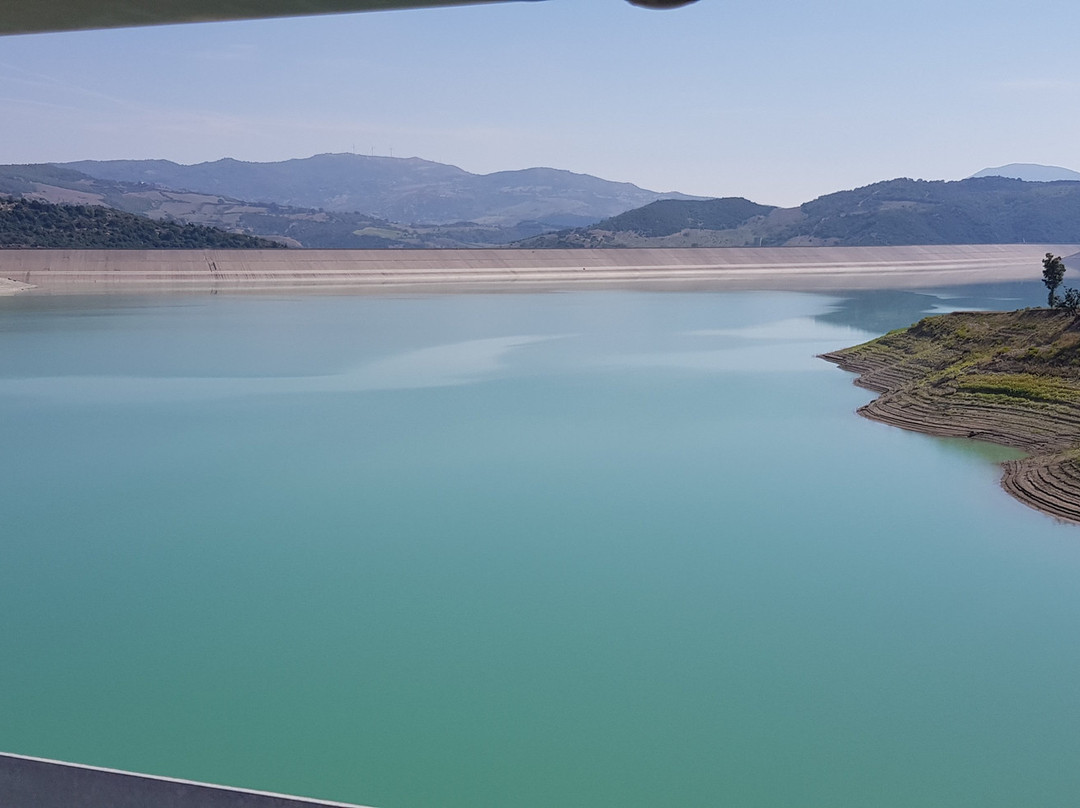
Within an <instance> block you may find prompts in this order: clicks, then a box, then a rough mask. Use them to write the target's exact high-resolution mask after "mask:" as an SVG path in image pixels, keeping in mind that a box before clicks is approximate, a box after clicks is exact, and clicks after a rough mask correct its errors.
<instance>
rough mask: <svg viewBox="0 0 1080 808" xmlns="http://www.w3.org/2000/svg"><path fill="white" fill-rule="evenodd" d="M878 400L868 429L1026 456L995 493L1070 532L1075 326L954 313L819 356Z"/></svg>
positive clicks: (1060, 319) (1079, 494)
mask: <svg viewBox="0 0 1080 808" xmlns="http://www.w3.org/2000/svg"><path fill="white" fill-rule="evenodd" d="M822 358H823V359H827V360H828V361H830V362H835V363H836V364H837V365H839V366H840V367H841V368H843V369H844V370H848V371H851V372H853V373H858V374H859V377H858V379H856V380H855V383H856V384H857V385H859V386H861V387H865V388H868V389H870V390H873V391H875V392H877V393H880V394H881V395H880V396H878V398H876V399H874V400H873V401H871V402H870V403H869V404H867V405H866V406H864V407H861V408H860V409H859V413H860V414H861V415H864V416H866V417H867V418H871V419H873V420H875V421H881V422H882V423H886V424H891V425H892V426H898V427H901V428H903V429H910V430H913V431H916V432H923V433H926V434H928V435H940V436H945V437H968V438H974V439H976V440H985V441H990V442H992V443H998V444H1002V445H1005V446H1012V447H1015V448H1018V449H1021V450H1023V451H1025V452H1027V453H1028V455H1029V456H1028V457H1026V458H1024V459H1023V460H1014V461H1009V462H1007V463H1004V464H1003V468H1004V474H1003V476H1002V479H1001V485H1002V487H1003V488H1004V489H1005V490H1006V491H1008V492H1009V493H1010V494H1012V495H1013V496H1014V497H1016V498H1017V499H1019V500H1020V501H1021V502H1023V503H1024V504H1026V505H1029V506H1031V507H1032V508H1036V509H1038V510H1040V511H1043V512H1044V513H1048V514H1050V515H1052V516H1055V517H1057V518H1058V519H1062V520H1065V521H1068V522H1073V523H1077V524H1080V318H1077V317H1076V316H1075V315H1073V314H1070V313H1068V312H1065V311H1061V310H1050V309H1026V310H1023V311H1013V312H956V313H953V314H944V315H939V316H935V317H927V318H925V319H923V320H920V321H919V322H918V323H916V324H915V325H913V326H911V327H910V328H906V329H901V330H898V331H893V332H890V333H889V334H886V335H885V336H883V337H879V338H878V339H876V340H872V341H871V342H867V343H864V344H862V345H857V346H855V347H853V348H846V349H844V350H841V351H835V352H833V353H828V354H824V355H823V356H822Z"/></svg>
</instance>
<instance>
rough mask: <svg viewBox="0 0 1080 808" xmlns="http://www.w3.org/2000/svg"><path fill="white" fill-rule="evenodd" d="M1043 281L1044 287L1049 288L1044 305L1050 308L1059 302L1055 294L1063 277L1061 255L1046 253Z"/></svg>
mask: <svg viewBox="0 0 1080 808" xmlns="http://www.w3.org/2000/svg"><path fill="white" fill-rule="evenodd" d="M1042 265H1043V276H1042V277H1043V283H1044V284H1045V285H1046V288H1047V289H1049V290H1050V292H1049V294H1048V295H1047V296H1046V305H1047V306H1049V307H1050V308H1054V307H1055V306H1057V305H1059V304H1060V303H1061V300H1060V298H1058V296H1057V295H1056V294H1054V293H1055V292H1056V291H1057V288H1058V287H1059V286H1061V282H1062V281H1063V280H1064V279H1065V264H1064V262H1062V260H1061V256H1060V255H1058V256H1055V255H1054V254H1053V253H1047V254H1046V258H1044V259H1043V262H1042Z"/></svg>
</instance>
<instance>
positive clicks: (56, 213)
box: [0, 199, 282, 250]
mask: <svg viewBox="0 0 1080 808" xmlns="http://www.w3.org/2000/svg"><path fill="white" fill-rule="evenodd" d="M281 246H282V245H281V244H278V243H276V242H273V241H268V240H266V239H261V238H253V237H252V236H245V235H241V234H238V233H226V232H225V231H224V230H218V229H217V228H214V227H204V226H202V225H193V224H177V223H176V222H164V221H154V220H151V219H146V218H144V217H142V216H136V215H135V214H133V213H124V212H123V211H119V210H114V209H112V208H106V207H101V206H98V205H54V204H51V203H48V202H39V201H37V200H33V199H0V248H4V249H29V248H49V249H104V250H197V249H205V248H210V247H214V248H219V249H269V248H275V247H281Z"/></svg>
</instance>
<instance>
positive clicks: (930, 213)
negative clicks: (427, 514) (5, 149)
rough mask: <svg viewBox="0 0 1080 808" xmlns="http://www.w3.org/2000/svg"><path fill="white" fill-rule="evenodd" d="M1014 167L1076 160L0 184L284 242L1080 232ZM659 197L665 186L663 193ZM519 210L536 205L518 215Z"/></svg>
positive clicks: (370, 162) (708, 243)
mask: <svg viewBox="0 0 1080 808" xmlns="http://www.w3.org/2000/svg"><path fill="white" fill-rule="evenodd" d="M1020 169H1024V170H1025V171H1026V172H1027V176H1052V175H1053V172H1067V173H1069V174H1073V173H1075V172H1069V171H1068V169H1057V168H1053V167H1050V166H1031V165H1026V166H1025V165H1022V164H1014V165H1013V166H1003V167H1001V168H1000V169H984V171H981V172H979V173H980V174H986V175H987V176H981V177H971V178H968V179H965V180H959V181H954V182H947V181H929V182H928V181H925V180H911V179H895V180H888V181H885V182H879V183H875V184H873V185H868V186H865V187H863V188H857V189H855V190H852V191H841V192H838V193H834V194H827V195H825V196H822V197H819V198H817V199H814V200H812V201H810V202H806V203H804V204H802V205H800V206H798V207H794V208H778V207H774V206H771V205H762V204H758V203H756V202H752V201H750V200H748V199H743V198H739V197H728V198H723V199H700V198H696V197H687V196H685V195H682V194H659V193H656V192H653V191H646V190H643V189H641V188H638V187H636V186H633V185H629V184H627V183H614V182H608V181H606V180H601V179H598V178H596V177H591V176H587V175H581V174H573V173H570V172H567V171H557V170H555V169H527V170H524V171H512V172H500V173H498V174H489V175H474V174H469V173H468V172H464V171H462V170H461V169H458V168H455V167H453V166H446V165H442V164H439V163H432V162H429V161H425V160H417V159H400V158H398V159H394V158H389V157H364V156H361V155H352V154H347V155H319V156H317V157H312V158H308V159H306V160H289V161H285V162H283V163H242V162H239V161H236V160H219V161H217V162H214V163H201V164H199V165H196V166H182V165H179V164H176V163H171V162H168V161H164V160H124V161H111V162H95V161H83V162H78V163H67V164H62V165H51V164H41V165H23V166H0V195H4V194H6V195H10V196H14V197H17V198H18V197H23V198H28V199H39V200H44V201H48V202H59V203H66V204H80V205H88V204H89V205H100V206H106V207H112V208H117V209H119V210H123V211H127V212H129V213H137V214H140V215H142V216H145V217H147V218H150V219H153V220H157V221H174V222H177V223H183V224H199V225H209V226H214V227H218V228H221V229H223V230H226V231H230V232H234V233H243V234H247V235H253V236H263V237H267V238H271V239H274V240H275V241H278V242H279V243H283V244H286V245H288V246H293V247H322V248H359V249H363V248H402V247H413V248H415V247H421V248H423V247H482V246H503V245H510V246H515V247H524V248H548V247H718V246H755V245H760V246H783V245H791V246H796V245H808V246H809V245H900V244H970V243H1019V242H1025V241H1028V242H1045V243H1080V182H1076V181H1071V180H1061V179H1050V180H1040V181H1037V182H1032V181H1025V180H1021V179H1009V178H1006V177H1001V176H997V175H996V174H994V172H1004V171H1013V170H1016V171H1019V170H1020ZM91 172H92V173H93V175H91ZM1047 172H1050V173H1047ZM1076 176H1077V177H1080V174H1076ZM672 196H674V197H679V198H664V197H672ZM253 198H254V201H253ZM643 199H644V201H645V203H644V204H642V203H641V200H643ZM350 206H356V209H355V210H348V208H349V207H350ZM388 212H389V213H388ZM470 213H471V214H477V215H474V216H469V215H468V214H470ZM390 214H392V215H390ZM525 214H536V215H537V216H542V217H546V218H531V219H529V218H526V219H520V218H518V217H519V216H523V215H525ZM582 220H584V221H585V222H587V224H586V225H585V226H576V225H578V223H579V222H581V221H582ZM402 221H406V222H408V223H406V224H403V223H402ZM568 225H573V226H568ZM560 228H561V229H560Z"/></svg>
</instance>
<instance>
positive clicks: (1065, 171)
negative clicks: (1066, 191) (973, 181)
mask: <svg viewBox="0 0 1080 808" xmlns="http://www.w3.org/2000/svg"><path fill="white" fill-rule="evenodd" d="M971 177H972V178H974V177H1007V178H1009V179H1014V180H1024V181H1025V182H1057V181H1059V180H1071V181H1080V172H1077V171H1073V170H1072V169H1071V168H1062V167H1061V166H1044V165H1040V164H1038V163H1009V164H1008V165H1004V166H997V167H996V168H984V169H983V170H982V171H977V172H975V173H974V174H972V175H971Z"/></svg>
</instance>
